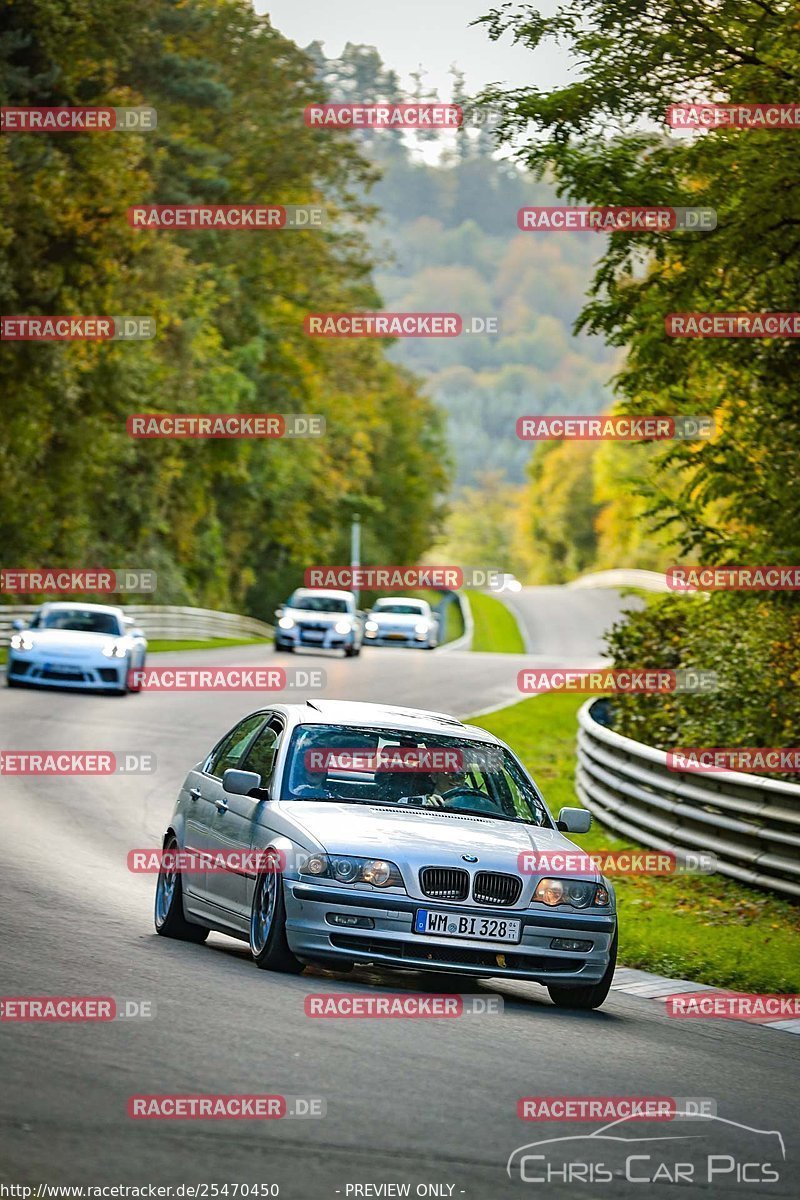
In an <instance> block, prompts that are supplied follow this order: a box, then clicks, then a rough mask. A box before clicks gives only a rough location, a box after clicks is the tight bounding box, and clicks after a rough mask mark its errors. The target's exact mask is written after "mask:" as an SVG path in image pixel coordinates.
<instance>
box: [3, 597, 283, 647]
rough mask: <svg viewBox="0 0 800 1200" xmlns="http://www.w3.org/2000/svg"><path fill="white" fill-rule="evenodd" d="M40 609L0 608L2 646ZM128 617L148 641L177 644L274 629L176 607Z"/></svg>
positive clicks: (132, 607) (130, 608) (128, 607)
mask: <svg viewBox="0 0 800 1200" xmlns="http://www.w3.org/2000/svg"><path fill="white" fill-rule="evenodd" d="M39 607H40V605H38V604H18V605H9V606H8V607H6V606H3V607H0V646H7V645H8V640H9V638H10V637H11V633H12V628H11V622H12V621H14V620H15V619H17V618H21V619H22V620H23V621H27V620H29V619H30V617H31V616H33V614H34V613H35V612H36V610H37V609H38V608H39ZM121 607H122V609H123V611H124V613H125V615H126V616H128V617H133V619H134V620H135V622H136V624H137V625H138V627H139V628H140V629H141V630H142V631H143V632H144V635H145V637H147V638H151V639H156V638H161V639H165V640H170V641H171V640H175V641H192V640H197V641H203V640H205V639H206V638H259V637H263V638H271V637H272V633H273V629H272V626H271V625H266V624H265V623H264V622H263V621H257V620H256V619H255V617H243V616H240V615H239V614H238V613H229V612H214V611H212V610H211V609H208V608H182V607H179V606H178V605H174V604H123V605H122V606H121Z"/></svg>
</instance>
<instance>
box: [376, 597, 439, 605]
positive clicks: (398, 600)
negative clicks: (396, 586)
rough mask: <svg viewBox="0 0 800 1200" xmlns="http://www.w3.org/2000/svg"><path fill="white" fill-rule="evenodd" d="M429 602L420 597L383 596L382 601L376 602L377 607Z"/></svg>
mask: <svg viewBox="0 0 800 1200" xmlns="http://www.w3.org/2000/svg"><path fill="white" fill-rule="evenodd" d="M427 603H428V601H427V600H421V599H420V597H419V596H381V598H380V600H376V601H375V607H376V608H377V606H378V605H379V604H427Z"/></svg>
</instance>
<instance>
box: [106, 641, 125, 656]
mask: <svg viewBox="0 0 800 1200" xmlns="http://www.w3.org/2000/svg"><path fill="white" fill-rule="evenodd" d="M127 653H128V643H127V642H106V644H105V646H103V654H104V655H105V657H106V658H124V657H125V655H126V654H127Z"/></svg>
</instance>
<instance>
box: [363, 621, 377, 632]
mask: <svg viewBox="0 0 800 1200" xmlns="http://www.w3.org/2000/svg"><path fill="white" fill-rule="evenodd" d="M364 628H365V629H366V631H367V633H377V632H378V622H377V621H367V623H366V625H365V626H364Z"/></svg>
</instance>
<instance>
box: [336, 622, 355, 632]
mask: <svg viewBox="0 0 800 1200" xmlns="http://www.w3.org/2000/svg"><path fill="white" fill-rule="evenodd" d="M333 628H334V629H335V630H336V632H337V633H349V632H350V630H351V629H352V628H353V626H352V624H351V623H350V621H337V622H336V624H335V625H334V627H333Z"/></svg>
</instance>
